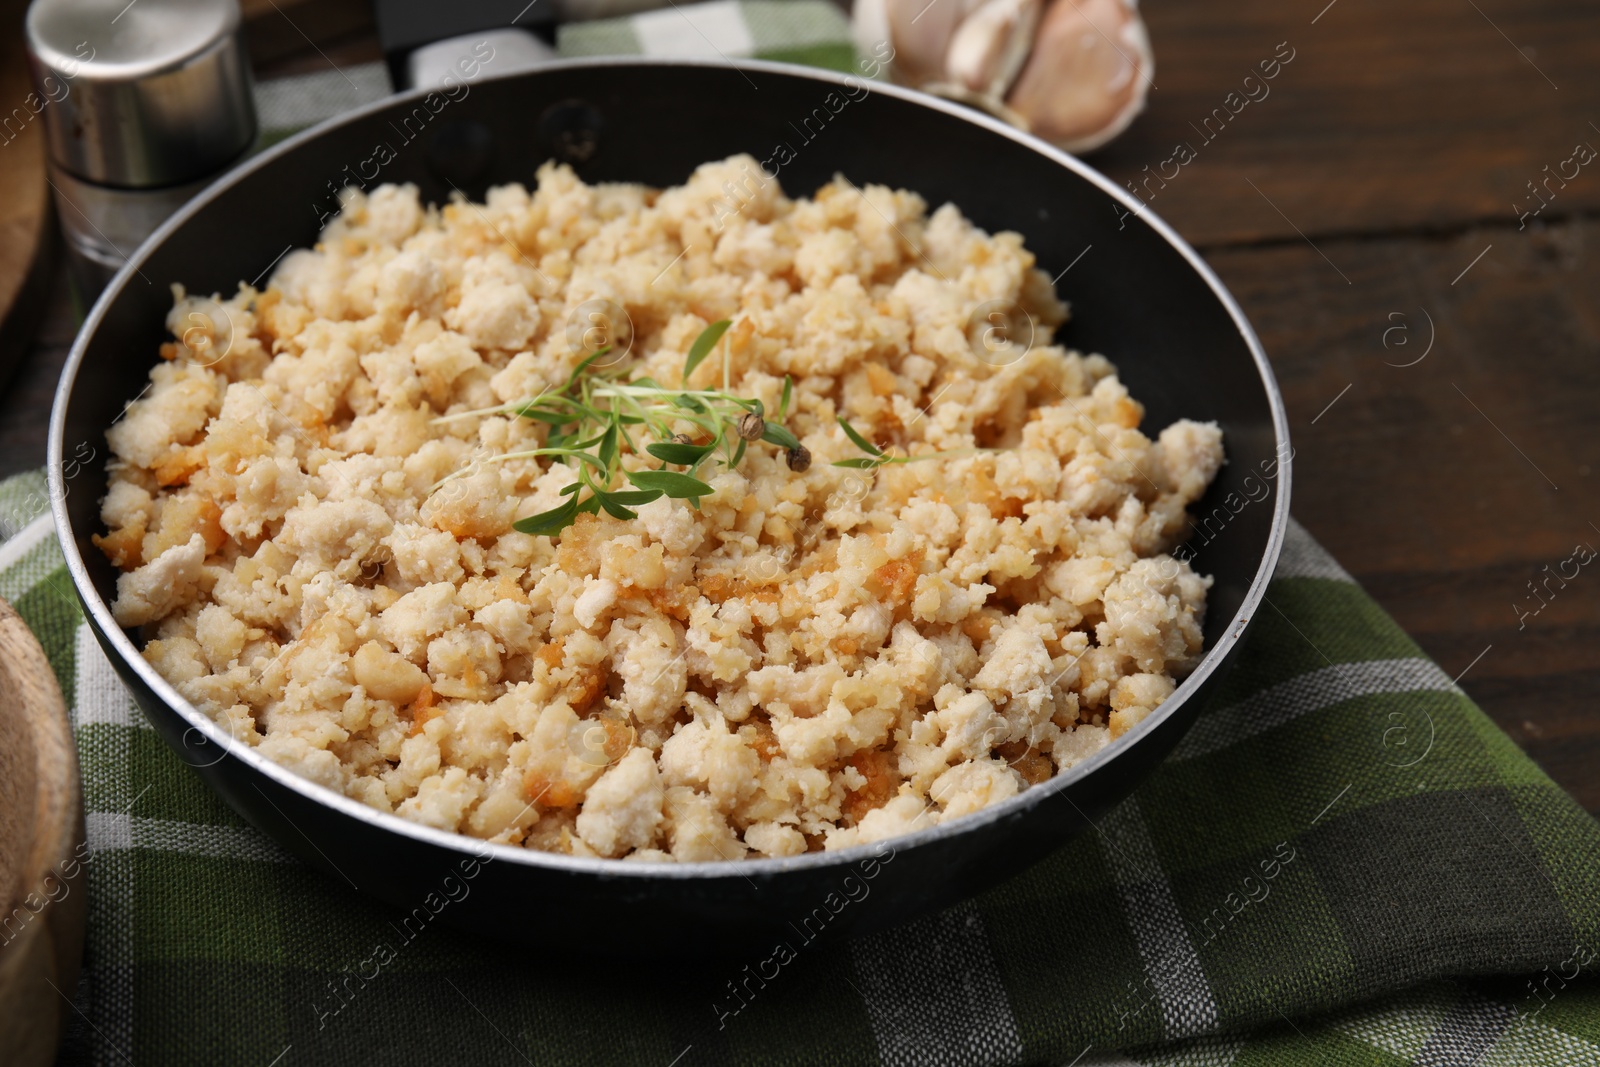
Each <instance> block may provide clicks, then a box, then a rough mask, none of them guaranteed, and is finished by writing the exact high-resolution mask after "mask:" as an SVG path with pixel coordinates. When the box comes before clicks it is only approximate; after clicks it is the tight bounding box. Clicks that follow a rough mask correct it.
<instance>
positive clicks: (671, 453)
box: [644, 441, 712, 467]
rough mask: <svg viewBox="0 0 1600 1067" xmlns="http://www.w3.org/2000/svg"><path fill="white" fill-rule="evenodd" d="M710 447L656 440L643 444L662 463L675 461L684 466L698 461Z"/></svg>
mask: <svg viewBox="0 0 1600 1067" xmlns="http://www.w3.org/2000/svg"><path fill="white" fill-rule="evenodd" d="M711 448H712V446H711V445H685V444H680V443H679V442H677V441H657V442H655V443H654V444H648V445H645V446H644V450H645V451H646V452H648V453H650V454H651V455H652V456H654V457H656V458H657V459H659V460H661V461H662V462H663V463H677V464H679V465H681V466H685V467H687V466H689V465H690V464H693V463H696V462H698V461H699V460H700V458H701V457H702V456H704V455H705V454H706V453H707V452H710V451H711Z"/></svg>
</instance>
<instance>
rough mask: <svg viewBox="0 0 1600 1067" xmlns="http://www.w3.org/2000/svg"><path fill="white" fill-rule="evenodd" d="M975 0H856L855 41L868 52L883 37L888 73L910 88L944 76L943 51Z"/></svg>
mask: <svg viewBox="0 0 1600 1067" xmlns="http://www.w3.org/2000/svg"><path fill="white" fill-rule="evenodd" d="M977 2H978V0H858V2H857V3H856V6H855V14H854V18H853V23H854V28H855V37H856V44H857V46H858V47H859V48H861V49H862V51H863V52H866V53H871V52H873V51H874V50H875V47H876V46H877V45H878V44H879V43H880V42H883V41H888V42H889V44H890V45H891V46H892V47H893V49H894V52H893V55H894V62H893V64H892V65H891V68H890V74H891V76H892V77H893V78H894V80H895V81H897V82H899V83H901V84H902V85H910V86H912V87H913V88H916V87H920V86H922V85H924V84H926V83H927V82H931V81H939V80H941V79H943V78H944V61H945V53H946V52H948V51H949V48H950V40H951V38H952V37H954V36H955V32H956V28H957V27H958V26H960V25H961V21H962V20H963V19H965V18H966V17H967V14H968V13H969V12H970V11H971V10H972V9H973V8H974V7H976V6H977Z"/></svg>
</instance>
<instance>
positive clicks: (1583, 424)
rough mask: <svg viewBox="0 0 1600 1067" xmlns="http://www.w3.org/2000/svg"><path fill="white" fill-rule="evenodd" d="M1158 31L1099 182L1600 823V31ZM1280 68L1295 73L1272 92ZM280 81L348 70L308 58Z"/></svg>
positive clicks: (1510, 24) (36, 362)
mask: <svg viewBox="0 0 1600 1067" xmlns="http://www.w3.org/2000/svg"><path fill="white" fill-rule="evenodd" d="M1325 5H1326V6H1325ZM1142 7H1143V10H1144V12H1145V16H1146V18H1147V20H1148V22H1149V27H1150V33H1151V38H1152V41H1153V42H1154V47H1155V52H1156V72H1155V78H1154V82H1155V89H1154V90H1153V91H1152V93H1151V95H1150V105H1149V109H1148V111H1147V112H1146V114H1144V115H1143V116H1142V117H1141V118H1140V119H1139V120H1138V121H1137V122H1136V123H1135V124H1134V125H1133V126H1132V127H1131V128H1130V129H1129V130H1128V132H1127V133H1126V134H1125V135H1124V136H1123V137H1122V138H1120V139H1119V140H1118V141H1117V142H1115V143H1114V144H1113V145H1111V146H1110V147H1109V148H1107V149H1106V150H1104V151H1102V152H1100V153H1098V154H1097V155H1095V156H1093V157H1091V159H1090V162H1092V163H1093V164H1095V165H1096V166H1098V167H1100V168H1101V169H1102V170H1104V171H1105V172H1106V173H1108V174H1109V175H1111V176H1112V177H1113V178H1115V179H1116V180H1118V181H1126V182H1133V183H1135V184H1136V185H1138V186H1139V189H1140V192H1141V194H1142V195H1145V196H1147V197H1149V199H1150V206H1151V209H1152V210H1154V211H1155V212H1156V213H1158V214H1160V215H1161V216H1163V217H1164V218H1166V219H1167V220H1168V221H1169V222H1171V223H1172V224H1173V225H1174V226H1175V227H1176V228H1177V230H1178V232H1180V233H1181V234H1183V235H1184V236H1185V237H1187V238H1188V239H1189V240H1190V241H1191V242H1192V243H1194V244H1195V245H1196V247H1198V248H1199V249H1200V251H1201V252H1202V253H1203V254H1204V255H1205V257H1206V259H1207V260H1208V261H1209V262H1210V263H1211V264H1212V265H1213V266H1214V267H1215V268H1216V270H1217V271H1218V273H1219V274H1220V275H1221V276H1222V278H1223V280H1224V281H1225V282H1226V283H1227V284H1228V286H1229V287H1230V288H1231V289H1232V290H1233V292H1234V294H1235V295H1236V296H1237V297H1238V299H1239V302H1240V304H1241V305H1242V306H1243V307H1244V310H1245V311H1246V313H1247V314H1248V315H1249V316H1250V319H1251V321H1253V322H1254V323H1255V326H1256V329H1257V330H1258V331H1259V333H1260V335H1261V339H1262V341H1263V343H1264V344H1265V345H1266V348H1267V351H1268V353H1269V354H1270V355H1271V357H1272V361H1273V365H1274V367H1275V368H1276V370H1277V374H1278V379H1279V382H1280V383H1281V384H1282V386H1283V391H1284V395H1285V399H1286V402H1287V404H1288V410H1289V419H1290V425H1291V433H1292V435H1293V439H1294V444H1295V448H1296V450H1297V456H1296V469H1295V484H1294V490H1293V492H1294V512H1295V514H1296V516H1298V518H1299V519H1300V521H1301V522H1302V523H1304V524H1305V525H1306V526H1307V527H1308V528H1309V529H1310V530H1311V532H1312V533H1313V534H1315V535H1316V537H1317V538H1318V539H1319V540H1321V542H1322V543H1323V544H1324V545H1325V546H1327V548H1328V549H1329V550H1330V551H1332V552H1333V553H1334V554H1335V555H1336V556H1337V557H1338V558H1339V560H1340V561H1341V562H1342V563H1343V564H1344V566H1345V567H1346V568H1347V569H1348V570H1349V571H1350V572H1351V573H1352V574H1354V575H1355V577H1356V578H1357V579H1358V580H1360V581H1361V583H1362V584H1363V585H1364V586H1365V587H1366V588H1367V589H1368V590H1369V591H1370V592H1371V593H1372V594H1373V595H1374V596H1375V597H1376V598H1377V599H1378V600H1379V601H1380V602H1381V603H1382V604H1383V605H1384V607H1386V608H1387V609H1388V610H1389V611H1390V612H1391V613H1392V614H1393V615H1394V616H1395V618H1396V619H1398V620H1399V622H1400V624H1401V625H1402V626H1404V627H1405V628H1406V629H1407V630H1408V631H1409V632H1410V633H1411V634H1412V635H1413V636H1414V637H1415V638H1416V639H1417V641H1418V642H1419V643H1421V645H1422V646H1423V648H1424V649H1426V650H1427V652H1428V653H1429V654H1430V655H1432V656H1433V657H1435V658H1436V659H1437V660H1438V661H1439V663H1440V664H1441V665H1443V667H1444V669H1445V670H1446V671H1448V672H1449V673H1450V674H1451V675H1456V674H1459V673H1462V672H1465V673H1464V674H1463V676H1462V678H1461V685H1462V686H1463V688H1465V689H1466V691H1467V692H1468V693H1469V694H1471V695H1472V697H1473V698H1474V699H1476V700H1477V701H1478V703H1479V704H1480V705H1482V706H1483V707H1484V709H1485V710H1487V711H1488V713H1489V714H1490V715H1491V716H1493V717H1494V719H1495V721H1496V722H1498V723H1499V724H1500V726H1501V727H1502V728H1503V729H1504V730H1505V731H1506V732H1507V733H1508V734H1509V735H1510V736H1511V737H1512V738H1513V740H1515V741H1516V742H1517V744H1519V745H1521V746H1522V747H1523V748H1524V749H1525V750H1526V751H1527V752H1528V753H1529V754H1530V755H1532V756H1533V758H1534V759H1536V760H1537V761H1538V762H1539V764H1540V765H1541V766H1543V767H1544V768H1545V770H1546V771H1548V772H1549V773H1550V775H1551V776H1552V777H1554V778H1555V779H1556V781H1558V782H1560V783H1561V784H1562V785H1563V786H1564V787H1565V788H1566V789H1568V790H1569V791H1570V792H1571V793H1572V794H1573V795H1574V796H1576V797H1577V798H1578V800H1579V801H1580V802H1581V803H1582V804H1583V805H1584V806H1585V807H1586V808H1588V809H1589V810H1590V811H1591V812H1597V813H1600V715H1597V714H1595V712H1594V707H1593V705H1594V697H1595V694H1596V692H1597V691H1600V568H1592V567H1586V568H1584V569H1582V570H1580V571H1579V572H1578V575H1577V577H1576V578H1571V579H1570V580H1568V581H1566V582H1565V585H1563V584H1562V583H1561V582H1560V581H1559V580H1551V581H1548V584H1547V585H1545V584H1540V583H1545V582H1546V581H1547V576H1548V575H1550V574H1552V573H1555V572H1557V571H1558V570H1559V569H1560V568H1561V565H1562V563H1563V561H1566V560H1568V559H1569V558H1570V557H1571V556H1572V553H1573V549H1574V547H1575V546H1577V545H1579V544H1580V543H1587V544H1588V545H1592V546H1595V547H1596V548H1600V493H1597V485H1600V434H1597V433H1596V432H1595V431H1596V429H1597V427H1600V417H1597V416H1600V245H1597V244H1596V242H1597V241H1600V225H1597V212H1600V165H1597V164H1600V160H1596V161H1595V162H1594V163H1589V164H1587V165H1583V164H1580V163H1577V162H1574V161H1575V160H1576V159H1581V158H1583V157H1584V156H1585V155H1587V154H1592V151H1593V150H1592V149H1591V150H1590V152H1589V153H1576V154H1575V149H1576V148H1577V147H1578V146H1580V145H1592V146H1595V147H1596V148H1600V126H1597V125H1596V124H1597V123H1600V77H1596V74H1595V64H1596V60H1597V59H1600V46H1597V45H1596V44H1595V43H1594V42H1595V41H1596V39H1597V35H1600V9H1596V8H1595V7H1594V6H1593V5H1585V4H1580V3H1577V2H1575V0H1524V2H1523V3H1521V4H1512V3H1511V2H1509V0H1412V2H1411V3H1408V4H1406V5H1403V6H1399V5H1393V4H1388V3H1384V2H1380V0H1333V2H1332V3H1331V4H1330V3H1327V2H1326V0H1309V2H1302V0H1291V2H1288V3H1285V2H1283V0H1239V2H1236V3H1233V4H1226V5H1225V4H1221V3H1204V2H1196V0H1145V2H1144V4H1143V5H1142ZM273 10H274V14H273V15H272V16H270V17H277V14H276V11H277V6H276V5H274V9H273ZM326 24H327V26H328V29H327V32H328V33H329V34H334V35H335V36H333V37H330V38H327V39H322V40H319V41H318V46H319V47H320V48H321V51H322V53H325V54H326V56H328V57H331V58H332V60H333V61H335V62H342V61H343V60H345V59H354V58H368V57H370V56H372V55H373V54H375V52H374V49H373V46H372V42H371V38H370V30H369V29H367V28H366V26H365V24H364V23H362V21H361V20H360V19H359V18H357V19H349V18H343V19H340V18H327V19H326ZM352 26H354V27H355V29H354V30H353V31H352V29H351V27H352ZM311 32H312V33H313V35H315V34H316V32H317V29H316V27H311ZM340 34H342V36H338V35H340ZM1274 56H1280V57H1281V56H1290V57H1291V58H1289V59H1288V61H1287V62H1283V63H1281V66H1280V69H1279V70H1278V73H1277V76H1276V77H1275V78H1273V79H1272V80H1271V81H1270V82H1267V83H1266V85H1265V88H1264V89H1263V87H1262V86H1260V85H1259V84H1258V83H1257V82H1251V83H1249V84H1246V82H1245V78H1246V76H1247V75H1249V74H1251V73H1252V71H1256V70H1258V64H1259V63H1260V62H1261V61H1263V60H1269V59H1272V58H1273V57H1274ZM262 58H264V59H268V60H270V61H271V62H272V63H273V64H275V65H278V66H280V67H282V66H283V65H292V66H294V67H296V68H298V69H316V68H317V66H318V65H319V64H323V65H324V67H325V64H326V62H327V61H328V60H327V59H325V58H324V56H323V55H322V54H319V53H318V52H316V51H314V50H313V49H311V48H305V49H300V50H298V51H297V50H296V48H295V46H294V44H293V41H292V38H291V37H289V36H287V35H280V36H279V37H278V38H274V39H273V40H272V42H271V54H270V55H267V56H264V57H262ZM1247 92H1248V94H1249V95H1250V96H1253V97H1255V98H1256V99H1254V100H1249V101H1248V102H1245V103H1243V104H1242V106H1241V101H1242V100H1245V99H1246V93H1247ZM1230 93H1237V94H1238V95H1236V96H1232V97H1230V95H1229V94H1230ZM1218 109H1220V110H1218ZM1235 111H1236V112H1237V113H1234V112H1235ZM1208 116H1209V117H1210V122H1209V123H1208V122H1207V121H1206V120H1207V118H1208ZM1180 143H1183V144H1185V145H1186V146H1187V147H1188V148H1189V149H1190V153H1192V155H1193V158H1192V160H1190V161H1189V162H1188V163H1186V164H1184V165H1182V166H1181V167H1180V166H1178V165H1177V164H1176V163H1171V162H1167V161H1169V160H1172V159H1173V158H1174V152H1175V150H1176V148H1177V146H1178V145H1179V144H1180ZM1190 153H1185V154H1184V155H1185V157H1187V156H1188V155H1189V154H1190ZM1174 171H1176V174H1175V175H1174ZM1163 176H1165V177H1163ZM1535 187H1537V188H1538V191H1539V196H1538V198H1536V197H1535V193H1534V189H1535ZM1534 209H1538V214H1537V215H1534V214H1532V212H1533V211H1534ZM4 254H5V252H4V251H3V250H0V256H3V255H4ZM73 329H74V309H73V304H72V301H71V298H70V296H69V293H68V290H67V287H66V285H65V282H64V278H62V277H58V280H57V284H56V286H55V290H54V295H53V296H52V297H51V302H50V305H49V308H48V311H47V316H46V322H45V325H44V327H43V329H42V330H41V332H40V333H39V335H38V338H37V340H36V342H35V344H34V347H33V350H32V353H31V357H30V359H29V360H28V363H27V365H26V366H25V367H24V368H23V370H22V372H21V373H20V374H19V375H18V376H17V378H16V379H14V380H13V381H12V382H11V383H10V385H9V386H7V387H6V389H5V391H4V393H3V395H0V474H7V473H11V472H13V471H17V470H23V469H27V468H30V467H36V466H39V465H41V464H42V463H43V462H44V428H45V424H46V421H47V419H48V413H49V403H50V394H51V391H52V389H53V387H54V383H55V378H56V375H57V373H58V370H59V367H60V365H61V361H62V359H63V358H64V356H65V350H66V346H67V345H68V344H69V343H70V341H71V337H72V334H73ZM1572 566H1573V565H1572V564H1570V563H1569V564H1568V565H1567V568H1566V569H1567V571H1568V573H1569V574H1570V572H1571V568H1572ZM1546 568H1549V569H1548V570H1546ZM1530 583H1535V584H1540V589H1541V594H1542V598H1541V599H1535V597H1534V594H1533V593H1532V592H1531V588H1530ZM1545 588H1548V589H1549V590H1551V592H1548V593H1546V592H1543V590H1544V589H1545ZM1534 609H1538V610H1537V613H1534Z"/></svg>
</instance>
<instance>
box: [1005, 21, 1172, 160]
mask: <svg viewBox="0 0 1600 1067" xmlns="http://www.w3.org/2000/svg"><path fill="white" fill-rule="evenodd" d="M1154 75H1155V59H1154V57H1153V56H1152V55H1151V54H1150V38H1149V35H1148V34H1146V33H1145V28H1144V21H1143V20H1142V19H1140V18H1139V11H1138V8H1137V7H1135V5H1134V0H1055V3H1053V4H1051V5H1050V9H1049V10H1048V11H1046V12H1045V16H1044V19H1043V20H1042V21H1041V22H1040V24H1039V32H1038V35H1037V36H1036V37H1035V38H1034V42H1033V52H1032V54H1031V55H1030V56H1029V57H1028V63H1027V65H1026V66H1024V67H1023V68H1022V73H1021V74H1019V75H1018V76H1017V80H1016V82H1015V83H1014V84H1013V85H1012V86H1011V91H1010V92H1009V93H1007V94H1006V103H1007V104H1008V105H1009V106H1010V107H1011V109H1012V110H1013V111H1015V112H1017V113H1018V114H1019V115H1021V116H1022V117H1023V118H1024V119H1026V120H1027V123H1028V128H1029V129H1030V130H1031V131H1032V132H1034V133H1036V134H1038V135H1039V136H1040V137H1042V138H1044V139H1045V140H1047V141H1049V142H1050V143H1051V144H1054V145H1056V146H1057V147H1059V148H1063V149H1065V150H1066V151H1068V152H1087V151H1089V150H1091V149H1094V148H1098V147H1100V146H1101V145H1103V144H1105V143H1106V142H1107V141H1109V140H1111V138H1113V137H1115V136H1116V135H1117V134H1119V133H1121V132H1122V131H1123V130H1125V129H1127V128H1128V124H1129V123H1130V122H1132V121H1133V118H1134V116H1135V115H1137V114H1138V113H1139V112H1140V111H1142V110H1144V100H1145V91H1146V90H1147V89H1148V88H1149V85H1150V81H1151V79H1152V77H1154Z"/></svg>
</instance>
